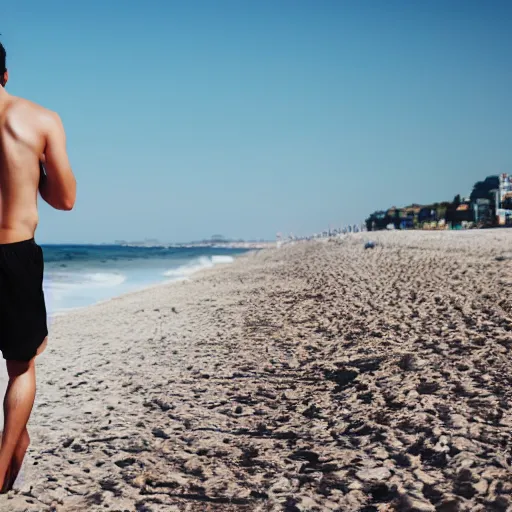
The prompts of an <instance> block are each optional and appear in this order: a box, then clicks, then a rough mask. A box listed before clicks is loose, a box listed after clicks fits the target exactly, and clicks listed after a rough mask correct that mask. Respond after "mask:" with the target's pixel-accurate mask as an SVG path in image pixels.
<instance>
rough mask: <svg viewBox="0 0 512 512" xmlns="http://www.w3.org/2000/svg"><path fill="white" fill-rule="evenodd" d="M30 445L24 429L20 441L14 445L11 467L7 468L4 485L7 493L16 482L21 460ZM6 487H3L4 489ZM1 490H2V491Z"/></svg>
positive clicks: (21, 463)
mask: <svg viewBox="0 0 512 512" xmlns="http://www.w3.org/2000/svg"><path fill="white" fill-rule="evenodd" d="M29 445H30V436H29V435H28V431H27V429H26V428H25V429H24V430H23V432H22V433H21V437H20V440H19V441H18V444H17V445H16V449H15V450H14V454H13V456H12V459H11V465H10V466H9V469H8V471H7V475H6V479H5V481H6V484H7V491H6V492H8V491H10V490H11V489H12V488H13V486H14V483H15V482H16V478H18V474H19V472H20V470H21V466H22V465H23V459H24V458H25V454H26V453H27V449H28V447H29ZM5 487H6V486H5V485H4V488H5ZM2 490H3V489H2Z"/></svg>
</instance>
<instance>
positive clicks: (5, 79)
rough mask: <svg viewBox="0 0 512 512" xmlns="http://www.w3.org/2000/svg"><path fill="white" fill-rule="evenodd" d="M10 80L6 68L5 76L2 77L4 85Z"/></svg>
mask: <svg viewBox="0 0 512 512" xmlns="http://www.w3.org/2000/svg"><path fill="white" fill-rule="evenodd" d="M8 81H9V71H8V70H7V69H6V70H5V71H4V76H3V77H2V87H5V86H6V85H7V82H8Z"/></svg>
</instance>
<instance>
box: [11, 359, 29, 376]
mask: <svg viewBox="0 0 512 512" xmlns="http://www.w3.org/2000/svg"><path fill="white" fill-rule="evenodd" d="M6 365H7V373H8V375H9V379H14V378H15V377H19V376H20V375H23V374H24V373H27V372H28V371H30V369H31V368H33V367H34V359H31V360H30V361H14V360H8V361H7V362H6Z"/></svg>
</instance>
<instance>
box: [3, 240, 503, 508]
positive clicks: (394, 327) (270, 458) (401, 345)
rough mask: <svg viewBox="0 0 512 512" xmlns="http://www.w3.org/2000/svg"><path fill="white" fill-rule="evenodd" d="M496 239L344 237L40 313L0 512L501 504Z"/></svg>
mask: <svg viewBox="0 0 512 512" xmlns="http://www.w3.org/2000/svg"><path fill="white" fill-rule="evenodd" d="M370 237H371V238H372V239H374V240H376V241H377V242H378V244H379V245H378V246H377V247H376V248H375V249H368V250H365V249H364V240H366V239H368V238H370ZM511 251H512V230H508V231H507V230H492V231H472V232H461V233H454V232H442V233H419V232H407V233H382V234H378V235H375V236H373V235H370V234H359V235H351V236H347V237H345V238H344V239H342V240H338V241H336V242H328V243H319V242H312V243H300V244H296V245H292V246H285V247H282V248H281V249H279V250H266V251H262V252H259V253H252V254H249V255H247V256H244V257H242V258H240V259H238V260H237V261H236V262H235V263H234V264H232V265H230V266H227V267H223V268H215V269H211V270H208V271H205V272H203V273H201V274H200V275H197V276H195V277H194V278H193V279H192V280H191V281H187V282H181V283H176V284H173V285H165V286H162V287H159V288H154V289H151V290H146V291H142V292H138V293H135V294H131V295H127V296H124V297H121V298H118V299H115V300H112V301H110V302H107V303H104V304H100V305H97V306H94V307H90V308H86V309H83V310H79V311H74V312H72V313H69V314H67V315H64V316H62V317H58V318H56V319H55V321H54V323H53V324H52V325H51V342H50V344H49V348H48V350H47V351H46V353H45V354H44V355H43V356H42V357H41V358H40V361H39V366H38V381H39V388H38V395H37V398H36V405H35V408H34V412H33V416H32V418H31V421H30V426H29V430H30V432H31V436H32V441H33V442H32V446H31V447H30V449H29V450H30V451H29V455H28V458H27V464H26V467H25V475H24V477H25V480H24V483H23V484H22V485H21V489H19V490H18V491H14V492H11V493H9V495H7V496H3V497H1V498H0V510H1V511H11V512H17V511H46V510H52V509H53V510H58V511H84V510H85V511H96V510H109V511H146V512H149V511H162V512H163V511H165V512H169V511H181V510H183V511H189V510H193V511H208V510H212V511H217V510H218V511H228V510H229V511H231V510H232V511H249V510H251V511H252V510H254V511H259V510H261V511H267V510H268V511H274V510H275V511H281V510H285V511H288V512H294V511H316V510H319V511H323V510H337V511H340V512H346V511H365V512H369V511H390V510H398V511H406V510H411V511H412V510H415V511H429V510H438V511H446V512H451V511H457V510H461V511H465V510H467V511H469V510H471V511H489V510H503V511H505V510H511V504H512V500H511V493H512V476H511V472H510V464H511V462H512V459H511V455H510V447H511V435H512V433H511V426H512V413H511V410H510V394H511V387H510V384H511V377H512V370H511V365H510V353H509V347H510V345H511V344H512V330H511V329H512V322H511V320H512V295H511V284H512V260H511V259H509V255H510V252H511ZM497 257H498V259H497ZM52 507H53V508H52Z"/></svg>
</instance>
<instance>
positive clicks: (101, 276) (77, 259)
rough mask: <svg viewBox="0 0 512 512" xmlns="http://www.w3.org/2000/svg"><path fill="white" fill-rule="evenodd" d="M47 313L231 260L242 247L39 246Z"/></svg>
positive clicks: (182, 277) (98, 300)
mask: <svg viewBox="0 0 512 512" xmlns="http://www.w3.org/2000/svg"><path fill="white" fill-rule="evenodd" d="M41 247H42V248H43V254H44V262H45V276H44V281H43V288H44V291H45V299H46V305H47V309H48V314H50V315H51V314H55V313H61V312H64V311H66V310H70V309H74V308H79V307H84V306H89V305H91V304H95V303H97V302H100V301H103V300H107V299H110V298H112V297H116V296H118V295H121V294H123V293H127V292H131V291H136V290H139V289H142V288H145V287H147V286H151V285H155V284H158V283H163V282H172V281H177V280H183V279H188V278H189V277H190V276H191V275H193V274H194V273H195V272H198V271H199V270H201V269H204V268H209V267H213V266H214V265H222V264H226V263H230V262H232V261H233V260H234V258H236V257H237V256H239V255H240V254H243V253H244V252H246V250H244V249H214V248H161V247H124V246H119V245H43V244H41Z"/></svg>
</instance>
